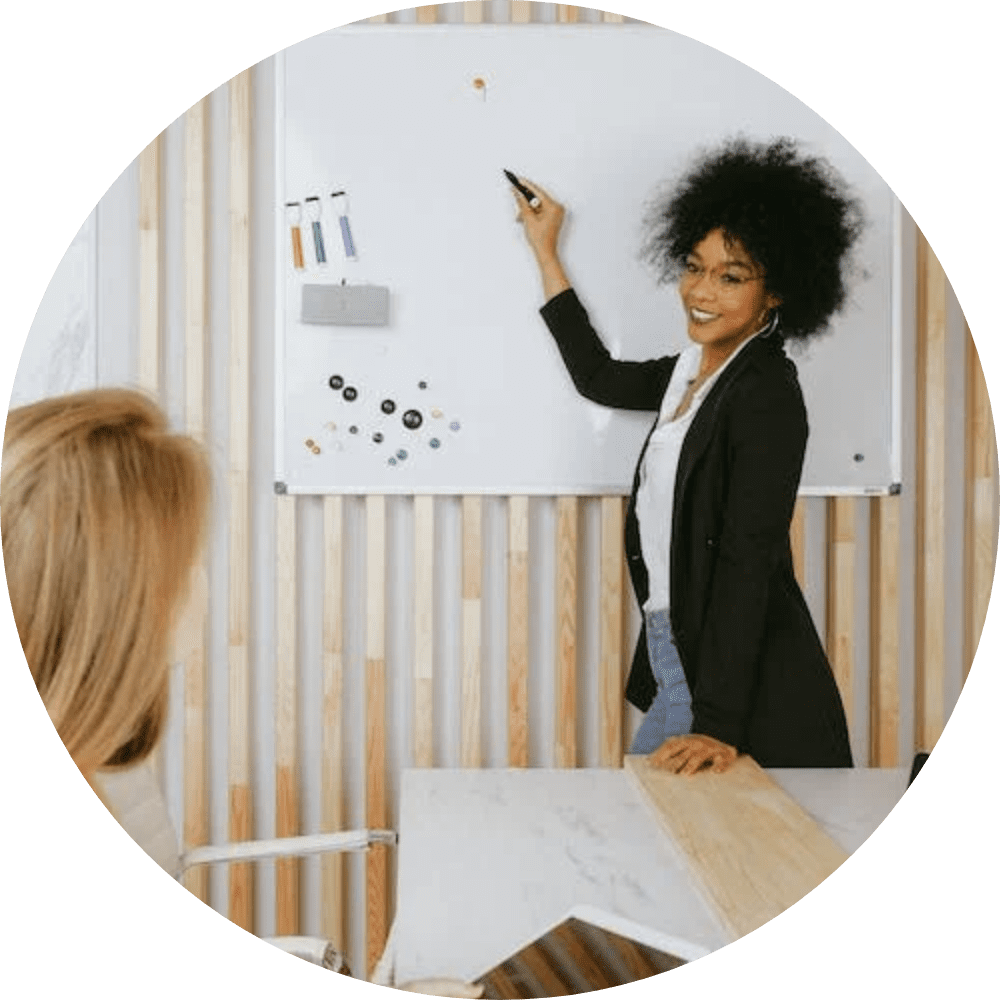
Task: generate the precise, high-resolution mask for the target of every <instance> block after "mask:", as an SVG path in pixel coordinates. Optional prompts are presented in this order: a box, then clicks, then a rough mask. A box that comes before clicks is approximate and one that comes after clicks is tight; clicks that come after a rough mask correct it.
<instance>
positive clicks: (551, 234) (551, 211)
mask: <svg viewBox="0 0 1000 1000" xmlns="http://www.w3.org/2000/svg"><path fill="white" fill-rule="evenodd" d="M524 185H525V187H527V188H528V189H529V190H531V191H534V193H535V194H536V195H538V200H539V201H540V202H541V204H540V205H539V206H538V207H537V208H532V207H531V206H530V205H529V204H528V199H527V198H525V197H524V195H523V194H521V192H520V191H518V190H517V188H514V187H512V188H511V191H512V192H513V193H514V198H515V200H516V201H517V208H518V212H517V221H518V222H520V223H521V225H522V226H523V227H524V236H525V239H527V241H528V245H529V246H530V247H531V249H532V250H533V251H534V253H535V256H536V257H537V258H538V261H539V263H541V262H543V261H545V260H549V259H552V258H557V257H558V256H559V249H558V244H559V231H560V229H561V228H562V222H563V218H564V217H565V215H566V210H565V209H564V208H563V207H562V205H560V204H559V202H557V201H556V200H555V198H553V197H552V196H551V195H550V194H548V193H547V192H546V191H543V190H542V189H541V188H540V187H539V186H538V185H537V184H536V183H535V182H534V181H529V180H527V179H524Z"/></svg>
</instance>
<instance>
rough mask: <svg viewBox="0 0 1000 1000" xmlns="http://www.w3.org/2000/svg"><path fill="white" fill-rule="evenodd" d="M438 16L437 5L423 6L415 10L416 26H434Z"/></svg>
mask: <svg viewBox="0 0 1000 1000" xmlns="http://www.w3.org/2000/svg"><path fill="white" fill-rule="evenodd" d="M437 16H438V5H437V4H436V3H428V4H423V5H421V6H420V7H418V8H417V24H436V23H437Z"/></svg>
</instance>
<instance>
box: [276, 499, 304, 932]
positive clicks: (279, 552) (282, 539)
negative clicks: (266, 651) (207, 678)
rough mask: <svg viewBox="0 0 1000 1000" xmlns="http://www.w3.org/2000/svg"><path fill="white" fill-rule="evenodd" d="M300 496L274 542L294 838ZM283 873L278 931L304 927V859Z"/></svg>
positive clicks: (283, 805)
mask: <svg viewBox="0 0 1000 1000" xmlns="http://www.w3.org/2000/svg"><path fill="white" fill-rule="evenodd" d="M295 506H296V501H295V498H294V497H289V496H284V497H275V503H274V519H275V524H274V546H275V560H276V563H277V580H276V588H275V590H276V602H277V613H276V615H275V635H276V640H277V641H276V643H275V645H276V656H275V663H274V757H275V766H276V773H275V789H276V793H277V800H276V802H275V823H274V827H275V834H276V836H278V837H279V838H280V837H294V836H296V835H297V834H298V832H299V794H298V779H297V776H296V770H295V762H296V749H295V748H296V729H297V712H296V699H297V695H296V660H297V655H298V654H297V643H296V622H297V619H298V596H297V593H296V574H297V571H298V570H297V566H298V558H297V551H296V550H297V548H298V546H297V543H296V526H295V521H296V517H295V514H296V511H295ZM275 869H276V875H277V896H276V903H277V919H276V921H275V926H276V928H277V932H278V934H298V932H299V860H298V858H279V859H278V861H277V863H276V865H275Z"/></svg>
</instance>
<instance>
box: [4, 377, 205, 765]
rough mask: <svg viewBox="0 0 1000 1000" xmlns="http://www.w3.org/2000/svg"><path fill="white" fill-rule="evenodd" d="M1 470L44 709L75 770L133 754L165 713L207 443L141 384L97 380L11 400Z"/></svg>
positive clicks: (14, 579) (29, 653)
mask: <svg viewBox="0 0 1000 1000" xmlns="http://www.w3.org/2000/svg"><path fill="white" fill-rule="evenodd" d="M0 477H2V478H0V529H2V535H3V560H4V567H5V570H6V573H7V586H8V588H9V590H10V600H11V604H12V606H13V609H14V621H15V622H16V624H17V632H18V636H19V638H20V640H21V645H22V646H23V647H24V655H25V658H26V659H27V661H28V666H29V667H30V668H31V674H32V677H33V678H34V680H35V684H36V685H37V687H38V692H39V694H40V695H41V698H42V701H43V702H44V704H45V708H46V710H47V711H48V713H49V716H50V718H51V719H52V722H53V724H54V725H55V727H56V731H57V732H58V734H59V736H60V738H61V739H62V741H63V742H64V743H65V744H66V748H67V749H68V750H69V753H70V756H71V757H72V758H73V760H74V761H75V762H76V764H77V766H78V767H79V768H80V770H81V771H82V772H83V773H84V774H90V773H92V772H93V771H95V770H97V769H98V768H104V767H122V766H127V765H129V764H133V763H136V762H138V761H139V760H142V759H143V758H145V757H146V756H147V755H148V754H149V752H150V751H151V750H152V749H153V747H154V746H155V745H156V742H157V740H158V738H159V736H160V732H161V730H162V727H163V722H164V719H165V716H166V709H167V697H168V680H169V672H168V671H169V664H168V656H169V644H170V639H171V632H172V627H173V624H174V620H175V612H176V611H177V609H178V606H179V604H180V601H181V599H182V598H183V596H184V594H185V591H186V588H187V583H188V578H189V576H190V571H191V568H192V565H193V563H194V561H195V558H196V556H197V554H198V551H199V549H200V546H201V541H202V533H203V528H204V523H205V519H206V511H207V508H208V502H209V492H210V483H209V470H208V464H207V461H206V458H205V455H204V453H203V451H202V449H201V447H200V446H199V445H198V444H197V443H196V442H195V441H193V440H192V439H191V438H188V437H184V436H181V435H176V434H171V433H170V432H169V429H168V426H167V420H166V417H165V416H164V414H163V412H162V410H161V409H160V408H159V407H158V406H157V405H156V404H155V403H153V402H152V401H151V400H150V399H148V398H147V397H146V396H144V395H142V394H140V393H138V392H134V391H132V390H128V389H97V390H92V391H89V392H80V393H75V394H73V395H68V396H61V397H57V398H53V399H46V400H43V401H41V402H38V403H34V404H31V405H29V406H23V407H20V408H17V409H14V410H11V411H10V413H9V415H8V417H7V427H6V431H5V433H4V442H3V467H2V473H0Z"/></svg>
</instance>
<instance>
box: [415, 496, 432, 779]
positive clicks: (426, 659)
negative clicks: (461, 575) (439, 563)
mask: <svg viewBox="0 0 1000 1000" xmlns="http://www.w3.org/2000/svg"><path fill="white" fill-rule="evenodd" d="M413 544H414V554H413V763H414V766H416V767H433V766H434V497H432V496H418V497H414V498H413Z"/></svg>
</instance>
